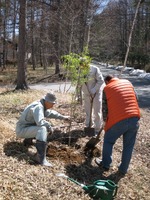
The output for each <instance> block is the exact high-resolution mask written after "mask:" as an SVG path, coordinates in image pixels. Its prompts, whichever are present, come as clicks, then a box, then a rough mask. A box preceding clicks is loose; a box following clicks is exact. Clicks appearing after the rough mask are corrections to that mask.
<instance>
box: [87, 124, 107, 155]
mask: <svg viewBox="0 0 150 200" xmlns="http://www.w3.org/2000/svg"><path fill="white" fill-rule="evenodd" d="M102 131H103V126H102V127H101V129H100V131H99V132H98V134H97V136H96V137H92V138H91V139H90V140H89V141H88V142H87V143H86V145H85V151H88V150H92V149H94V147H95V146H96V145H97V143H98V142H99V141H100V138H99V136H100V134H101V132H102Z"/></svg>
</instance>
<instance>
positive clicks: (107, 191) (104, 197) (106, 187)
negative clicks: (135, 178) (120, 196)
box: [56, 173, 118, 200]
mask: <svg viewBox="0 0 150 200" xmlns="http://www.w3.org/2000/svg"><path fill="white" fill-rule="evenodd" d="M56 176H59V177H64V178H66V179H68V180H70V181H72V182H73V183H75V184H77V185H79V186H81V187H82V188H83V189H84V190H85V192H86V193H87V194H89V196H90V197H91V198H92V199H95V200H96V199H97V200H112V199H114V197H115V196H116V194H117V189H118V186H117V185H116V184H115V183H114V182H113V181H111V180H97V181H95V182H94V183H93V184H91V185H84V184H82V183H79V182H78V181H76V180H74V179H72V178H69V177H68V176H66V175H65V174H63V173H58V174H56Z"/></svg>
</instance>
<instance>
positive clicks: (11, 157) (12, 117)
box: [0, 90, 150, 200]
mask: <svg viewBox="0 0 150 200" xmlns="http://www.w3.org/2000/svg"><path fill="white" fill-rule="evenodd" d="M44 94H45V91H36V90H32V91H30V90H29V91H26V92H21V91H18V92H11V91H7V92H4V91H2V93H1V95H0V102H1V105H0V154H1V162H0V176H1V179H0V200H12V199H13V200H18V199H21V200H30V199H32V200H34V199H35V200H37V199H38V200H43V199H44V200H57V199H62V200H70V199H71V198H72V199H75V200H82V199H83V200H89V199H91V198H90V197H89V196H88V194H85V193H84V190H83V189H82V188H81V187H79V186H78V185H75V184H74V183H71V182H70V181H69V180H66V179H63V178H62V177H58V176H56V174H57V173H64V174H66V175H67V176H69V177H71V178H73V179H75V180H77V181H79V182H81V183H83V184H86V185H88V184H91V183H93V182H94V181H95V180H98V179H111V180H113V181H114V182H115V183H117V184H118V186H119V188H118V193H117V196H116V198H115V199H116V200H120V199H125V200H126V199H131V200H132V199H136V200H138V199H139V200H148V199H149V196H150V192H149V185H150V182H149V180H150V175H149V174H150V173H149V167H150V166H149V163H150V160H149V155H150V148H149V147H150V139H149V138H150V137H149V136H150V124H149V120H150V117H149V116H150V112H149V110H148V109H141V113H142V117H141V120H140V129H139V133H138V135H137V140H136V144H135V150H134V152H133V156H132V161H131V164H130V168H129V172H128V174H127V175H126V176H125V177H123V178H120V177H118V176H117V174H116V172H117V165H118V164H119V162H120V159H121V151H122V139H119V140H118V141H117V143H116V145H115V146H114V151H113V167H112V168H111V169H110V170H109V171H108V172H104V171H102V169H100V168H98V167H97V166H96V164H95V162H94V159H95V157H99V156H100V157H101V150H102V143H103V133H102V135H101V141H100V142H99V143H98V144H97V145H96V148H95V149H94V151H93V152H92V154H90V155H85V153H84V147H85V144H86V142H87V141H88V140H89V139H90V138H89V137H86V136H85V135H84V132H83V130H84V118H85V116H84V109H83V108H82V106H80V105H77V107H76V110H75V112H76V113H75V114H76V117H75V119H74V121H73V122H72V126H71V128H70V129H69V128H68V124H67V123H65V122H63V121H60V120H51V122H52V123H53V124H54V125H56V126H58V127H59V126H60V125H61V126H63V128H58V130H56V131H55V132H54V134H53V135H52V136H50V137H49V144H48V151H47V159H48V160H49V161H50V162H52V164H53V165H54V167H53V168H47V167H42V166H39V165H36V164H35V163H34V162H33V161H32V160H31V159H30V156H29V155H30V154H29V152H33V153H35V152H36V149H35V146H34V145H33V146H31V147H29V148H26V147H24V146H23V144H22V141H23V140H22V139H18V138H16V136H15V125H16V122H17V120H18V117H19V116H20V112H21V111H22V110H23V109H24V107H25V106H26V105H27V104H29V103H30V102H32V101H34V100H36V99H38V98H41V96H43V95H44ZM56 96H57V98H58V102H59V103H58V105H56V107H55V108H54V109H55V110H57V111H58V112H60V113H62V114H64V115H70V107H71V104H70V101H71V97H70V95H69V94H67V95H66V94H61V93H57V94H56ZM35 97H36V98H35Z"/></svg>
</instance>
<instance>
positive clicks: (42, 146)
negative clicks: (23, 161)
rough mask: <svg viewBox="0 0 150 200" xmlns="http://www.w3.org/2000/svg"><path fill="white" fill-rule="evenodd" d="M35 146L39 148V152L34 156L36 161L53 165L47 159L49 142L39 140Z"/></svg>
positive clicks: (45, 164)
mask: <svg viewBox="0 0 150 200" xmlns="http://www.w3.org/2000/svg"><path fill="white" fill-rule="evenodd" d="M35 146H36V149H37V154H36V157H35V158H34V161H36V162H37V163H39V164H41V165H44V166H48V167H52V166H53V165H52V164H51V163H49V162H48V161H47V160H46V149H47V143H46V142H43V141H39V140H37V141H36V144H35Z"/></svg>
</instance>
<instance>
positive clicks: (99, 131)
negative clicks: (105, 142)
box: [96, 126, 103, 140]
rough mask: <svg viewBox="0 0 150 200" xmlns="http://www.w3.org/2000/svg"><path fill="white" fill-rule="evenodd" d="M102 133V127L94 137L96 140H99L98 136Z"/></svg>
mask: <svg viewBox="0 0 150 200" xmlns="http://www.w3.org/2000/svg"><path fill="white" fill-rule="evenodd" d="M102 131H103V126H102V127H101V128H100V130H99V132H98V134H97V136H96V140H98V139H99V136H100V134H101V132H102Z"/></svg>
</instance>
